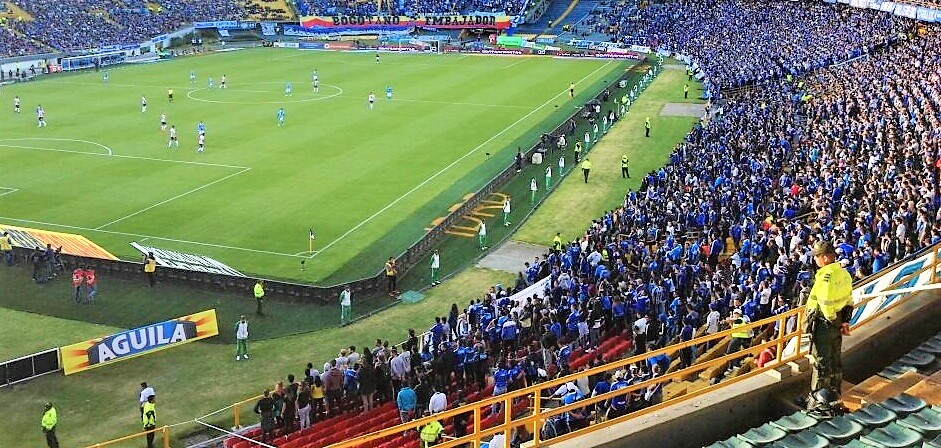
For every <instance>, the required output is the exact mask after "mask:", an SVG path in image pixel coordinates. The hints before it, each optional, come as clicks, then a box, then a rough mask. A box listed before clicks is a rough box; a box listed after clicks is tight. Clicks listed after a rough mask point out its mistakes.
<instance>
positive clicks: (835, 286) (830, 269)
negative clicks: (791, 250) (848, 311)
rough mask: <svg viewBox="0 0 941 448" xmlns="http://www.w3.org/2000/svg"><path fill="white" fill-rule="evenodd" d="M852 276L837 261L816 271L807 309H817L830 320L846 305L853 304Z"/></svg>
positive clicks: (834, 318) (833, 319)
mask: <svg viewBox="0 0 941 448" xmlns="http://www.w3.org/2000/svg"><path fill="white" fill-rule="evenodd" d="M852 294H853V278H852V277H851V276H850V274H849V272H846V269H843V266H840V264H839V263H830V264H828V265H826V266H824V267H822V268H820V269H819V270H818V271H817V275H816V276H815V277H814V286H813V287H812V288H810V297H809V298H808V299H807V311H813V310H817V311H819V312H820V314H822V315H823V317H825V318H826V319H827V320H829V321H830V322H834V321H835V320H836V318H837V313H839V312H840V310H842V309H843V308H844V307H846V306H847V305H852V304H853V295H852Z"/></svg>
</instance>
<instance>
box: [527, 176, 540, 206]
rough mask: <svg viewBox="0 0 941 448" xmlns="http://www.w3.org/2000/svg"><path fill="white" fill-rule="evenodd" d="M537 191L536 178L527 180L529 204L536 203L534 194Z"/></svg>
mask: <svg viewBox="0 0 941 448" xmlns="http://www.w3.org/2000/svg"><path fill="white" fill-rule="evenodd" d="M537 191H539V185H538V184H536V178H535V177H534V178H532V179H530V180H529V202H530V203H531V204H535V203H536V192H537Z"/></svg>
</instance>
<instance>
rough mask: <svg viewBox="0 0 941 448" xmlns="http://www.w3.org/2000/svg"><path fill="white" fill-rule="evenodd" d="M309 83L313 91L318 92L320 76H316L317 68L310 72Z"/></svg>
mask: <svg viewBox="0 0 941 448" xmlns="http://www.w3.org/2000/svg"><path fill="white" fill-rule="evenodd" d="M310 84H311V85H312V86H314V93H320V77H319V76H317V70H316V69H314V72H313V73H311V74H310Z"/></svg>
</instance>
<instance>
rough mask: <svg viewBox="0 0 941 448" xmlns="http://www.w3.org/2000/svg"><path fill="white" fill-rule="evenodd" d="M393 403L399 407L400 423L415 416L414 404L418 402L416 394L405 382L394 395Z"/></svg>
mask: <svg viewBox="0 0 941 448" xmlns="http://www.w3.org/2000/svg"><path fill="white" fill-rule="evenodd" d="M395 404H396V406H397V407H398V408H399V417H400V418H401V419H402V423H407V422H409V421H411V420H412V418H414V416H415V406H416V405H417V404H418V396H417V395H415V391H414V390H413V389H412V387H411V386H409V385H408V384H406V385H405V386H403V387H402V389H400V390H399V393H398V395H396V397H395Z"/></svg>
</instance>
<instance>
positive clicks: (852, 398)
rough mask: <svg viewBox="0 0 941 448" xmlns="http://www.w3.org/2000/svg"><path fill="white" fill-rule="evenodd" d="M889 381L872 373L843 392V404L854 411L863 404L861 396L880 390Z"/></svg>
mask: <svg viewBox="0 0 941 448" xmlns="http://www.w3.org/2000/svg"><path fill="white" fill-rule="evenodd" d="M889 383H891V381H889V380H887V379H885V378H883V377H881V376H879V375H873V376H871V377H869V378H867V379H866V380H865V381H863V382H862V383H859V384H857V385H855V386H853V387H852V388H851V389H850V390H849V391H847V392H844V393H843V406H846V407H847V409H849V410H850V411H856V410H858V409H859V408H861V407H862V406H863V398H866V397H867V396H868V395H871V394H873V393H875V392H876V391H878V390H881V389H882V388H883V387H885V386H886V385H888V384H889Z"/></svg>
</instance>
